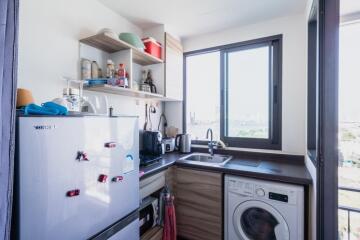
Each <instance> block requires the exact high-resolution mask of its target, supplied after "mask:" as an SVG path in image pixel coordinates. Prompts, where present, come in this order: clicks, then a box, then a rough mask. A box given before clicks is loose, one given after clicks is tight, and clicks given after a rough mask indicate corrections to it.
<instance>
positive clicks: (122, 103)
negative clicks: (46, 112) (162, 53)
mask: <svg viewBox="0 0 360 240" xmlns="http://www.w3.org/2000/svg"><path fill="white" fill-rule="evenodd" d="M102 28H111V29H113V30H114V31H116V32H118V33H120V32H134V33H136V34H138V35H140V36H142V30H141V29H140V28H138V27H136V26H135V25H133V24H131V23H130V22H129V21H127V20H126V19H124V18H123V17H121V16H120V15H118V14H117V13H115V12H113V11H112V10H110V9H108V8H107V7H105V6H104V5H102V4H101V3H99V2H98V1H97V0H76V1H73V0H62V1H49V0H32V1H22V2H21V4H20V32H19V67H18V69H19V73H18V87H21V88H27V89H30V90H31V91H32V93H33V95H34V98H35V101H36V103H38V104H40V103H42V102H45V101H49V100H52V99H53V98H56V97H60V96H61V95H62V89H63V88H64V87H66V83H65V81H64V80H63V79H62V77H63V76H68V77H72V78H75V79H76V78H77V77H78V75H79V51H80V48H79V41H78V40H79V39H81V38H84V37H87V36H90V35H93V34H95V33H96V32H97V31H99V30H100V29H102ZM108 97H109V103H110V105H111V106H113V107H114V112H115V114H125V115H140V121H139V122H140V125H142V124H143V118H144V112H145V111H144V102H142V101H140V102H139V101H136V100H135V99H131V98H127V97H120V96H115V95H108ZM161 111H162V105H161V104H160V105H159V111H158V114H156V117H154V119H153V122H154V125H155V124H156V126H157V121H158V120H157V119H158V116H159V113H160V112H161Z"/></svg>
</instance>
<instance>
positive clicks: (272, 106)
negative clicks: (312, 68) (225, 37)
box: [183, 34, 283, 150]
mask: <svg viewBox="0 0 360 240" xmlns="http://www.w3.org/2000/svg"><path fill="white" fill-rule="evenodd" d="M282 38H283V36H282V34H279V35H274V36H269V37H264V38H258V39H254V40H249V41H244V42H239V43H233V44H228V45H222V46H217V47H212V48H206V49H201V50H196V51H191V52H186V53H184V93H183V95H184V101H183V130H184V132H186V127H187V126H186V114H187V112H186V105H187V100H186V97H187V92H186V91H187V79H186V58H187V57H189V56H194V55H199V54H205V53H211V52H214V51H219V52H220V78H219V79H220V86H221V87H220V99H219V101H220V111H221V114H220V139H221V140H222V141H223V142H225V144H227V146H229V147H238V148H255V149H272V150H281V149H282V141H281V139H282ZM262 46H270V47H269V51H270V54H269V57H270V61H269V64H271V65H270V68H269V69H270V72H269V76H270V77H269V81H270V88H269V91H270V92H269V96H270V101H269V113H270V121H269V138H268V139H261V138H239V137H227V136H226V131H227V124H226V123H227V118H226V116H227V109H226V106H227V104H226V101H227V76H226V73H227V71H225V68H227V57H228V53H230V52H234V51H241V50H247V49H253V48H258V47H262ZM204 135H205V132H204ZM192 143H193V144H199V145H206V144H207V143H208V141H204V140H201V141H200V140H193V141H192Z"/></svg>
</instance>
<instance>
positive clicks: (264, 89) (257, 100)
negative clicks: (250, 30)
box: [227, 46, 270, 139]
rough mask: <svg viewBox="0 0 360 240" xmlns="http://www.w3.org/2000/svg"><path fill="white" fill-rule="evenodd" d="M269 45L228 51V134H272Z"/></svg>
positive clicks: (235, 135)
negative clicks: (270, 132)
mask: <svg viewBox="0 0 360 240" xmlns="http://www.w3.org/2000/svg"><path fill="white" fill-rule="evenodd" d="M269 54H270V53H269V46H266V47H258V48H253V49H246V50H240V51H234V52H229V53H228V69H227V70H228V72H227V74H228V82H227V86H228V106H227V107H228V109H227V110H228V116H227V119H228V120H227V137H240V138H261V139H268V138H269V123H270V119H269V99H270V96H269V84H270V79H269V76H270V62H269V61H270V56H269Z"/></svg>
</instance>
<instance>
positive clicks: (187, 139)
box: [175, 134, 191, 153]
mask: <svg viewBox="0 0 360 240" xmlns="http://www.w3.org/2000/svg"><path fill="white" fill-rule="evenodd" d="M175 147H176V148H177V150H179V151H180V152H181V153H190V152H191V135H190V134H178V135H176V138H175Z"/></svg>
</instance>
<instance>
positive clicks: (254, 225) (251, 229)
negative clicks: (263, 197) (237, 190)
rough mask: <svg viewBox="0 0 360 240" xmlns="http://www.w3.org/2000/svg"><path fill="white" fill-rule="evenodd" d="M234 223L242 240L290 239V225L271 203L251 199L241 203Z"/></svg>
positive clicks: (234, 217) (237, 208)
mask: <svg viewBox="0 0 360 240" xmlns="http://www.w3.org/2000/svg"><path fill="white" fill-rule="evenodd" d="M233 225H234V228H235V232H236V234H237V235H238V237H239V238H240V239H242V240H289V239H290V232H289V227H288V225H287V223H286V221H285V219H284V217H283V216H282V215H281V214H280V213H279V212H278V211H277V210H276V209H274V208H273V207H272V206H271V205H269V204H267V203H264V202H262V201H257V200H250V201H246V202H243V203H241V204H239V205H238V206H237V207H236V209H235V212H234V215H233Z"/></svg>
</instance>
